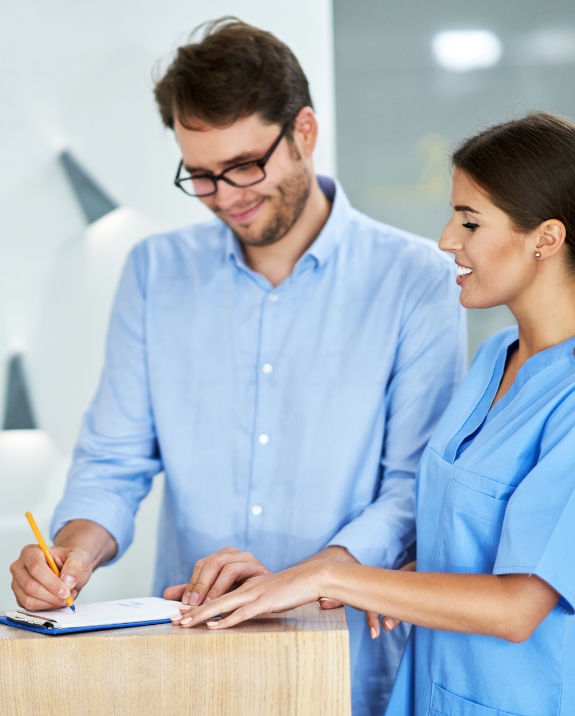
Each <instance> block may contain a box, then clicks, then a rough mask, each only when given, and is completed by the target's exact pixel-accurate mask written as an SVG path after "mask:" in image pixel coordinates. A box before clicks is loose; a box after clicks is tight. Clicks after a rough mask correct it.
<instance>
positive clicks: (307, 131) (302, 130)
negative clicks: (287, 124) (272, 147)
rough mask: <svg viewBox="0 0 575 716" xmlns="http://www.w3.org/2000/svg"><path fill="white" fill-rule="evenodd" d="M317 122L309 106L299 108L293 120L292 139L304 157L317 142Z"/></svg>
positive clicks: (309, 153) (310, 152) (311, 150)
mask: <svg viewBox="0 0 575 716" xmlns="http://www.w3.org/2000/svg"><path fill="white" fill-rule="evenodd" d="M317 134H318V124H317V119H316V116H315V112H314V111H313V109H312V108H311V107H304V108H303V109H301V110H300V111H299V112H298V114H297V116H296V118H295V120H294V139H295V140H296V142H297V145H298V148H299V150H300V152H302V154H303V156H304V157H306V158H307V157H310V156H311V154H312V152H313V150H314V149H315V145H316V142H317Z"/></svg>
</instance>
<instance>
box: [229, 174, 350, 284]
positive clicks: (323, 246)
mask: <svg viewBox="0 0 575 716" xmlns="http://www.w3.org/2000/svg"><path fill="white" fill-rule="evenodd" d="M317 181H318V184H319V186H320V189H321V190H322V191H323V193H324V194H325V196H326V197H327V199H328V200H329V201H331V203H332V206H331V212H330V215H329V217H328V219H327V221H326V222H325V224H324V226H323V228H322V230H321V231H320V232H319V234H318V236H317V238H316V240H315V241H314V242H313V244H312V245H311V246H310V247H309V248H308V249H307V251H306V252H305V253H304V254H303V256H301V257H300V259H299V261H298V262H297V264H296V267H295V269H294V273H295V272H296V271H297V269H298V268H299V267H301V266H303V265H304V264H305V263H307V262H309V260H310V259H312V260H314V262H315V263H316V265H318V266H321V265H322V264H324V263H325V262H326V261H327V260H328V258H329V257H330V255H331V253H332V252H333V251H334V249H335V248H336V246H337V245H338V244H339V242H340V240H341V237H342V235H343V232H344V231H345V227H346V225H347V222H348V220H349V217H350V214H351V211H352V209H351V205H350V203H349V199H348V198H347V196H346V195H345V192H344V190H343V188H342V186H341V184H340V183H339V182H338V181H337V179H331V178H330V177H325V176H321V175H318V177H317ZM226 228H227V231H226V256H227V257H228V258H232V259H233V260H234V261H235V262H236V264H237V265H238V266H242V267H245V266H246V264H245V261H244V257H243V253H242V249H241V246H240V243H239V241H238V240H237V238H236V236H235V234H234V232H233V231H232V230H231V229H229V228H228V227H226Z"/></svg>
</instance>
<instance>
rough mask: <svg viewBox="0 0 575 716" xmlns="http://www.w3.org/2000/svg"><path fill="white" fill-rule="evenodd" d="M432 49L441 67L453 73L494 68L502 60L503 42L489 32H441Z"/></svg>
mask: <svg viewBox="0 0 575 716" xmlns="http://www.w3.org/2000/svg"><path fill="white" fill-rule="evenodd" d="M431 47H432V50H433V56H434V57H435V60H436V61H437V63H438V64H439V65H440V67H443V69H446V70H450V71H452V72H467V71H469V70H476V69H484V68H486V67H492V66H493V65H495V64H497V63H498V62H499V60H500V58H501V42H500V41H499V38H498V37H497V35H495V34H494V33H493V32H490V31H489V30H449V31H445V32H439V33H437V35H435V37H434V38H433V41H432V44H431Z"/></svg>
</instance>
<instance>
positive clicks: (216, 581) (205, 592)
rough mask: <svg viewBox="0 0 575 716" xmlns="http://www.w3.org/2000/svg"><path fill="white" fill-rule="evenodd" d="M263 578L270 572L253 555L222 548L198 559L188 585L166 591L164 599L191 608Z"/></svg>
mask: <svg viewBox="0 0 575 716" xmlns="http://www.w3.org/2000/svg"><path fill="white" fill-rule="evenodd" d="M266 574H271V572H270V570H269V569H268V568H267V567H264V565H263V564H262V563H261V562H259V561H258V560H257V559H256V558H255V557H254V556H253V554H250V553H249V552H240V551H239V550H237V549H235V548H234V547H224V549H221V550H220V551H219V552H214V553H213V554H210V555H208V556H207V557H204V558H203V559H199V560H198V561H197V562H196V564H195V566H194V571H193V573H192V576H191V578H190V583H189V584H179V585H177V586H175V587H168V588H167V589H166V590H165V592H164V599H174V600H176V601H178V600H181V601H182V602H183V603H184V604H188V605H190V606H196V605H199V604H204V603H206V604H207V603H208V602H211V601H212V599H215V598H216V597H219V596H221V595H222V594H225V593H226V592H229V591H231V590H232V589H235V588H237V587H238V586H240V585H241V584H244V582H247V581H248V580H249V579H253V578H254V577H262V576H264V575H266Z"/></svg>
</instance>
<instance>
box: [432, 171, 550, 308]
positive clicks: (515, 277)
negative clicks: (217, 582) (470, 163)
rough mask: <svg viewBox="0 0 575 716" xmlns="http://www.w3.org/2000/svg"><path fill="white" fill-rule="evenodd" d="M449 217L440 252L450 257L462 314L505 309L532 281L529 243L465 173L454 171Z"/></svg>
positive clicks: (533, 263)
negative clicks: (456, 276)
mask: <svg viewBox="0 0 575 716" xmlns="http://www.w3.org/2000/svg"><path fill="white" fill-rule="evenodd" d="M451 206H452V207H453V216H452V217H451V220H450V222H449V223H448V224H447V226H446V227H445V229H444V230H443V233H442V235H441V239H440V241H439V248H440V249H441V250H442V251H449V252H450V253H452V254H454V255H455V262H456V263H457V267H458V278H457V283H458V284H459V285H460V286H461V295H460V301H461V304H462V305H463V306H465V307H466V308H489V307H491V306H499V305H502V304H507V305H510V304H512V303H513V302H514V301H515V299H517V297H518V296H519V295H520V294H521V292H522V291H523V290H524V289H525V288H526V286H527V285H528V284H529V283H530V281H532V280H533V277H534V273H535V269H536V267H535V264H536V260H535V259H534V251H533V249H532V247H531V242H530V241H528V240H527V236H526V235H525V234H524V233H519V232H518V231H516V230H514V228H513V226H512V224H511V221H510V219H509V217H508V216H507V214H506V213H505V212H503V211H501V209H498V208H497V207H496V206H495V205H494V204H493V203H492V202H491V201H490V199H489V197H488V196H487V194H486V193H485V192H484V191H483V190H482V189H481V188H480V187H478V186H477V184H475V183H474V182H473V180H472V179H471V177H469V176H468V175H467V174H466V173H465V172H464V171H462V170H461V169H457V168H456V169H454V171H453V182H452V190H451Z"/></svg>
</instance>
